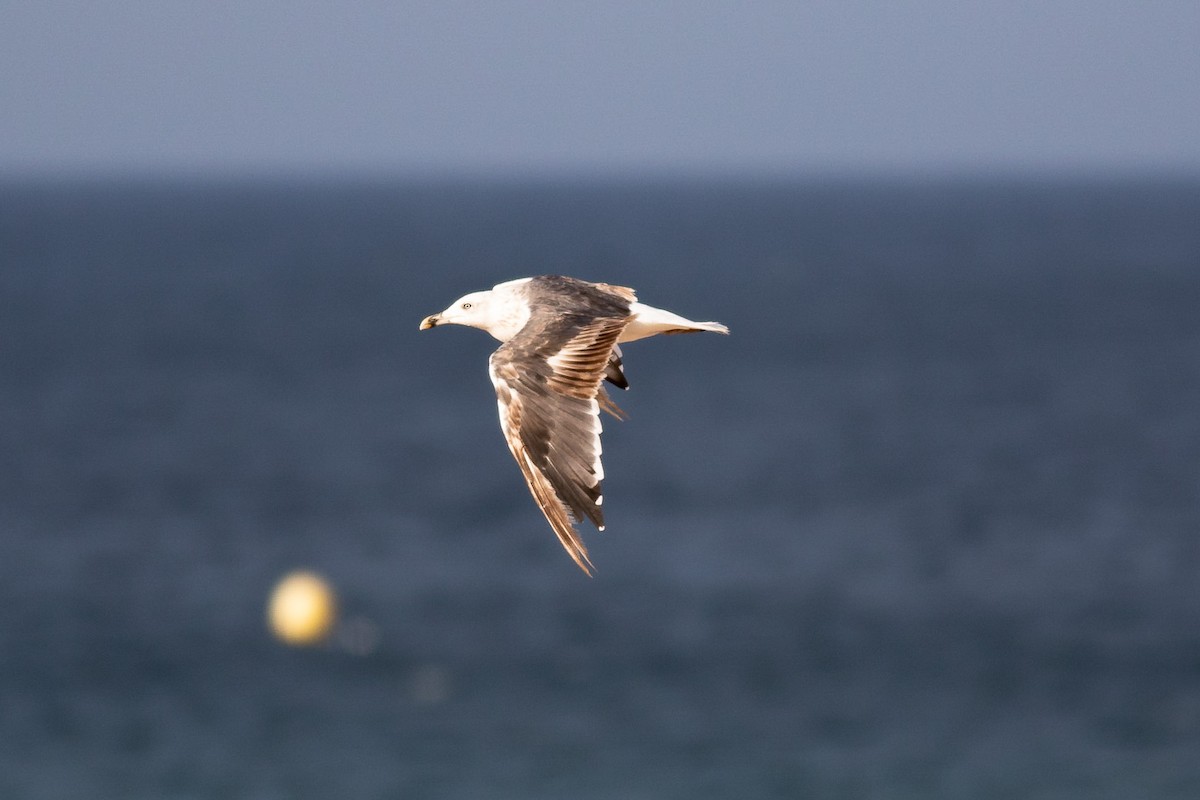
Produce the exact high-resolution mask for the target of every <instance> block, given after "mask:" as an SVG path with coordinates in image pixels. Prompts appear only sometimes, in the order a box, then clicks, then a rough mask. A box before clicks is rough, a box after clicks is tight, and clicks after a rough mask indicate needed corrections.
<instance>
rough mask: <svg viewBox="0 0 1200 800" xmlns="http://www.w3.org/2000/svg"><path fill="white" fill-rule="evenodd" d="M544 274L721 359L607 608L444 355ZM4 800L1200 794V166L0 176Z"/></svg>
mask: <svg viewBox="0 0 1200 800" xmlns="http://www.w3.org/2000/svg"><path fill="white" fill-rule="evenodd" d="M538 274H566V275H573V276H576V277H580V278H585V279H589V280H595V281H604V282H608V283H614V284H619V285H626V286H631V287H634V288H635V289H636V290H637V291H638V294H639V297H640V299H641V300H643V301H644V302H647V303H650V304H652V305H656V306H661V307H665V308H668V309H671V310H674V311H676V312H678V313H681V314H683V315H684V316H687V317H691V318H693V319H702V320H709V319H713V320H718V321H721V322H724V323H726V324H727V325H728V326H729V327H730V330H731V334H730V335H729V336H728V337H723V336H716V335H711V334H700V335H695V336H671V337H658V338H655V339H650V340H646V341H642V342H636V343H632V344H630V345H627V346H626V347H625V348H624V356H625V359H624V360H625V367H626V374H627V376H628V379H629V382H630V384H631V388H630V389H629V391H628V392H621V393H619V394H620V396H619V397H617V398H616V400H617V402H618V403H619V404H620V405H621V406H622V407H623V408H624V410H625V411H626V412H627V413H628V415H629V419H628V420H626V421H618V420H615V419H607V418H606V420H605V422H604V461H605V469H606V479H605V503H604V511H605V515H606V522H607V529H606V530H605V531H603V532H598V531H596V530H594V529H591V528H590V527H586V530H585V531H584V538H585V541H586V542H587V545H588V547H589V549H590V551H591V556H592V560H593V562H594V563H595V575H594V577H591V578H588V577H586V576H585V575H584V574H583V573H582V572H581V571H580V570H579V569H577V568H576V567H575V566H574V564H573V563H572V562H571V560H570V559H569V558H568V556H567V554H566V553H565V552H564V551H563V549H562V548H561V547H560V546H559V544H558V542H557V541H556V539H555V537H554V535H553V533H552V532H551V530H550V528H549V527H548V525H547V524H546V521H545V520H544V519H543V517H542V515H541V513H540V512H539V511H538V509H537V507H536V506H535V504H534V502H533V500H532V498H531V497H530V495H529V492H528V491H527V489H526V487H525V485H524V483H523V481H522V478H521V474H520V471H519V470H518V469H517V467H516V465H515V464H514V463H513V461H512V458H511V457H510V455H509V453H508V451H507V449H506V446H505V444H504V441H503V439H502V437H501V434H500V432H499V427H498V424H497V416H496V403H495V395H494V392H493V389H492V386H491V383H490V380H489V378H488V374H487V358H488V355H489V354H490V352H491V350H492V349H493V348H494V346H495V342H494V341H493V340H491V339H490V338H489V337H488V336H486V335H485V334H483V333H482V332H480V331H476V330H472V329H468V328H457V327H446V328H438V329H435V330H432V331H425V332H419V331H418V329H417V328H418V323H419V322H420V321H421V319H422V318H423V317H424V316H425V315H427V314H430V313H433V312H436V311H440V310H441V309H443V308H445V307H446V306H447V305H448V304H449V303H450V302H451V301H453V300H454V299H455V298H456V297H458V296H460V295H462V294H464V293H466V292H469V291H473V290H478V289H484V288H488V287H490V286H492V285H493V284H496V283H499V282H501V281H505V280H509V279H512V278H518V277H522V276H527V275H538ZM297 569H305V570H310V571H313V572H316V573H318V574H319V575H321V576H323V578H324V579H325V580H326V581H327V582H328V585H329V586H331V587H332V589H333V591H334V592H335V593H336V595H337V601H338V602H337V607H338V622H337V625H336V627H335V629H334V630H333V632H332V633H331V634H330V636H329V638H328V639H326V640H325V641H323V642H321V643H319V644H316V645H314V646H308V647H297V646H291V645H288V644H285V643H284V642H283V641H281V640H280V639H279V638H277V637H276V636H275V635H273V633H272V630H271V629H270V627H269V626H268V624H267V616H266V615H267V612H266V609H267V603H268V598H269V596H270V594H271V591H272V589H273V587H274V586H275V585H276V584H277V582H278V581H279V580H280V579H281V578H282V577H283V576H285V575H287V574H288V573H290V572H292V571H293V570H297ZM0 797H5V798H9V797H11V798H34V799H36V798H45V799H47V800H49V799H51V798H54V799H55V800H60V799H61V798H121V799H122V800H139V799H141V798H145V799H146V800H150V799H151V798H153V799H154V800H166V799H173V798H180V799H183V798H246V799H247V800H285V799H291V798H296V799H302V798H303V799H308V798H335V797H336V798H356V799H357V798H366V799H371V798H380V799H383V798H435V799H436V798H445V799H447V800H450V799H454V800H460V799H466V800H475V799H480V800H482V799H484V798H498V799H508V798H514V799H515V798H544V799H546V800H549V799H550V798H567V799H570V798H578V799H579V800H591V799H593V798H619V799H620V800H640V799H644V800H657V799H658V798H680V799H681V800H682V799H684V798H687V799H688V800H702V799H704V798H713V799H714V800H715V799H717V798H745V799H750V800H753V799H754V798H846V799H850V798H880V799H882V800H888V799H899V798H921V799H922V800H930V799H935V798H955V799H960V798H982V799H987V798H1068V799H1070V798H1080V799H1083V798H1087V800H1108V799H1111V800H1129V799H1130V798H1180V800H1183V799H1184V798H1187V799H1188V800H1194V798H1197V797H1200V179H1196V178H1194V177H1192V178H1172V177H1170V176H1158V177H1136V176H1125V177H1121V176H1118V177H1094V178H1093V177H1070V176H1066V177H1047V176H1035V175H1024V176H1013V177H1009V176H991V177H937V178H920V177H907V178H906V177H887V178H882V177H881V178H878V179H875V178H869V177H862V176H853V177H846V178H836V177H828V176H826V177H820V178H813V179H805V178H803V177H789V178H780V179H759V178H756V179H749V178H747V179H736V178H728V177H727V178H717V177H713V178H684V177H680V178H671V177H657V178H646V179H639V178H633V177H628V178H620V179H616V178H614V179H602V178H588V179H584V178H580V179H568V178H530V179H527V180H526V179H520V178H517V177H513V178H503V179H501V178H495V177H490V178H479V179H470V178H465V177H453V178H445V179H434V178H411V179H401V178H397V179H394V180H393V179H387V180H384V179H379V180H366V179H357V178H356V179H350V178H347V179H345V180H334V179H315V178H313V179H299V178H297V179H284V178H272V179H252V178H245V179H234V178H230V179H191V178H170V179H168V178H163V179H153V180H152V179H116V178H113V179H99V178H96V179H80V180H69V179H54V180H32V179H7V180H5V181H4V182H3V183H0Z"/></svg>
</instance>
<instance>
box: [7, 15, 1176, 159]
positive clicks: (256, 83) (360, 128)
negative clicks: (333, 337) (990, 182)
mask: <svg viewBox="0 0 1200 800" xmlns="http://www.w3.org/2000/svg"><path fill="white" fill-rule="evenodd" d="M0 20H3V24H0V175H3V174H42V173H113V172H116V173H141V174H160V173H178V172H199V173H213V172H216V173H245V172H267V173H318V174H325V173H342V172H365V173H429V172H435V173H439V172H449V173H478V172H489V171H491V172H501V173H528V172H556V171H582V172H592V173H621V172H639V171H647V170H655V171H666V172H671V171H676V172H721V173H729V172H733V173H739V172H748V173H765V174H775V173H787V172H823V173H827V172H846V171H851V172H874V171H885V172H909V171H950V172H955V171H981V170H982V171H996V170H1000V171H1004V170H1014V171H1034V172H1037V171H1042V170H1055V171H1067V172H1080V171H1082V172H1100V173H1103V172H1111V171H1126V172H1128V171H1134V172H1136V171H1155V172H1162V171H1167V172H1186V173H1190V174H1200V2H1196V0H1182V1H1181V2H1175V0H1041V2H1037V1H1033V2H1025V1H1023V0H998V1H997V2H972V1H971V0H896V1H894V2H886V1H880V2H860V1H857V0H836V1H835V2H800V0H796V2H737V3H734V2H716V1H714V0H704V2H699V0H660V1H658V2H655V1H654V0H643V1H642V2H600V1H599V0H591V1H590V2H570V1H568V0H564V1H562V2H552V1H550V0H547V1H546V2H530V1H529V0H512V1H511V2H479V1H478V0H476V1H474V2H465V1H464V2H453V0H449V1H447V0H442V1H441V2H408V1H407V0H379V1H378V2H376V1H375V0H340V1H339V2H296V1H295V0H206V1H205V2H183V1H182V0H180V1H178V2H164V1H163V0H109V2H103V3H97V2H57V1H56V0H40V1H39V2H17V0H0Z"/></svg>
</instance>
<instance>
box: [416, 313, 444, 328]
mask: <svg viewBox="0 0 1200 800" xmlns="http://www.w3.org/2000/svg"><path fill="white" fill-rule="evenodd" d="M439 322H441V317H439V316H438V315H437V314H430V315H429V316H428V317H426V318H425V319H423V320H421V330H423V331H427V330H429V329H430V328H432V327H433V326H434V325H437V324H438V323H439Z"/></svg>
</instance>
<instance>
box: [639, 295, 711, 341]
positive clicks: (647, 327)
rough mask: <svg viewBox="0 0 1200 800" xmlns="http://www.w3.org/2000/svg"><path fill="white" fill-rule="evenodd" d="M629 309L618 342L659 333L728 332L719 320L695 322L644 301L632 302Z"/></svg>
mask: <svg viewBox="0 0 1200 800" xmlns="http://www.w3.org/2000/svg"><path fill="white" fill-rule="evenodd" d="M629 311H630V314H631V319H630V320H629V324H628V325H626V326H625V330H624V331H622V332H621V336H620V338H619V339H617V341H618V342H633V341H637V340H638V339H645V338H646V337H647V336H656V335H658V334H660V333H693V332H699V331H711V332H712V333H729V328H726V327H725V326H724V325H722V324H721V323H719V322H696V321H694V320H690V319H687V318H686V317H681V316H679V315H678V314H675V313H672V312H670V311H665V310H663V309H661V308H655V307H654V306H648V305H646V304H645V303H633V304H632V305H631V306H630V307H629Z"/></svg>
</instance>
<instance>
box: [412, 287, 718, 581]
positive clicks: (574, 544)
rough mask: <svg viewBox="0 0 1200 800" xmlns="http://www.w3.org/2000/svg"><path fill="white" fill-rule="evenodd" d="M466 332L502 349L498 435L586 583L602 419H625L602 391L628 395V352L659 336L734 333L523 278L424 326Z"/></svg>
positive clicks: (620, 297)
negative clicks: (583, 533) (625, 347)
mask: <svg viewBox="0 0 1200 800" xmlns="http://www.w3.org/2000/svg"><path fill="white" fill-rule="evenodd" d="M451 324H452V325H467V326H470V327H472V328H479V329H481V330H484V331H487V332H488V333H490V334H491V335H492V336H493V337H495V338H496V339H498V340H499V341H500V342H502V344H501V345H500V347H499V348H498V349H497V350H496V351H495V352H494V353H492V356H491V359H490V360H489V366H488V372H489V374H490V375H491V378H492V384H493V385H494V386H495V387H496V401H497V405H498V406H499V411H500V430H501V431H502V432H503V434H504V438H505V441H507V443H508V449H509V451H511V452H512V456H513V458H514V459H516V462H517V465H518V466H519V467H520V468H521V473H522V474H523V475H524V476H525V482H526V484H528V486H529V491H530V493H531V494H532V495H533V499H534V500H535V501H536V502H537V504H538V507H539V508H541V510H542V513H543V514H545V516H546V520H547V521H548V522H549V523H550V527H551V528H552V529H553V530H554V533H555V534H557V536H558V540H559V541H560V542H561V543H562V546H563V548H565V549H566V551H567V553H568V554H569V555H570V556H571V558H572V559H573V560H574V561H575V563H576V564H577V565H579V568H580V569H582V570H583V571H584V572H585V573H586V574H588V575H591V574H592V569H593V566H592V561H591V559H590V558H589V556H588V551H587V547H585V546H584V543H583V540H582V539H581V538H580V536H579V532H578V531H577V530H576V529H575V525H576V524H578V523H580V522H581V521H582V520H584V519H587V520H589V521H591V522H592V524H594V525H595V526H596V527H597V528H598V529H599V530H604V512H603V510H602V505H603V502H604V495H603V492H602V488H601V484H602V481H603V480H604V467H603V466H602V465H601V463H600V452H601V448H600V432H601V425H600V410H601V409H603V410H604V411H605V412H607V413H608V414H610V415H612V416H613V417H616V418H617V419H623V418H624V417H625V414H624V412H622V411H621V409H620V408H618V407H617V405H616V403H614V402H613V401H612V399H611V398H610V397H609V396H608V393H607V392H606V391H605V390H604V386H603V383H604V381H608V382H609V383H612V384H613V385H614V386H617V387H618V388H620V389H628V388H629V382H628V381H626V380H625V372H624V368H623V363H622V360H621V348H620V345H621V344H624V343H625V342H632V341H636V340H638V339H645V338H647V337H649V336H656V335H658V334H675V333H696V332H699V331H711V332H713V333H726V334H727V333H729V329H728V328H726V327H725V326H724V325H722V324H721V323H719V322H694V321H692V320H690V319H685V318H683V317H681V316H679V315H678V314H674V313H672V312H670V311H664V310H663V309H661V308H655V307H654V306H649V305H646V304H645V303H640V302H638V299H637V296H636V295H635V294H634V291H633V289H629V288H627V287H624V286H612V285H610V284H607V283H591V282H588V281H583V280H579V279H577V278H568V277H565V276H562V275H542V276H538V277H534V278H520V279H518V280H514V281H508V282H506V283H501V284H498V285H496V286H494V287H492V288H491V289H489V290H487V291H482V292H472V293H470V294H466V295H463V296H462V297H460V298H458V299H457V300H455V301H454V302H453V303H451V304H450V305H449V306H448V307H447V308H446V310H445V311H442V312H440V313H437V314H431V315H429V316H428V317H425V319H423V320H421V326H420V329H421V330H428V329H429V328H433V327H435V326H439V325H451Z"/></svg>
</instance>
